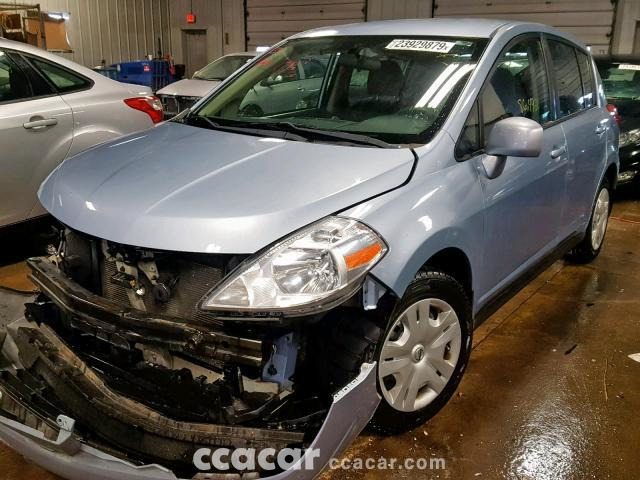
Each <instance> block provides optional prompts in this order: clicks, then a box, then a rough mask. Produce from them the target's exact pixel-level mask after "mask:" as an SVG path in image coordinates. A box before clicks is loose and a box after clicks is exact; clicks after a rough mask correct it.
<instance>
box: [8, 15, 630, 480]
mask: <svg viewBox="0 0 640 480" xmlns="http://www.w3.org/2000/svg"><path fill="white" fill-rule="evenodd" d="M553 62H556V63H557V66H562V68H554V67H553V65H554V63H553ZM556 71H561V72H562V78H563V79H565V80H566V81H565V80H562V81H561V79H556V78H555V72H556ZM567 79H569V80H567ZM617 136H618V132H617V126H616V124H615V122H614V121H613V119H612V118H611V116H610V115H609V112H608V111H607V109H606V105H605V101H604V98H603V96H602V90H601V88H600V79H599V77H598V75H597V72H596V71H595V69H594V67H593V61H592V59H591V57H590V55H589V53H588V50H587V49H586V48H585V47H584V46H583V45H581V44H580V43H578V42H577V41H575V40H573V39H571V38H570V37H568V36H566V35H564V34H562V33H560V32H557V31H556V30H554V29H552V28H548V27H544V26H542V25H535V24H525V23H514V22H504V21H494V20H451V19H449V20H424V21H417V20H416V21H393V22H381V23H367V24H358V25H348V26H344V27H335V28H330V29H329V28H327V29H320V30H315V31H311V32H306V33H302V34H299V35H295V36H294V37H291V38H290V39H287V40H285V41H283V42H282V43H280V44H279V45H277V46H275V47H274V48H273V49H271V50H270V51H269V52H266V53H265V54H263V55H262V56H260V57H258V58H256V59H255V60H254V61H252V62H251V63H249V64H248V65H247V66H245V67H244V68H242V69H241V70H240V71H238V72H237V73H236V74H234V75H233V76H232V77H231V78H229V79H227V80H226V81H225V82H224V83H223V84H222V85H221V86H220V88H218V89H217V90H216V91H215V92H214V93H212V94H211V95H209V96H208V97H206V98H204V99H202V100H201V101H199V102H198V103H197V104H196V105H194V106H193V107H192V108H191V109H190V110H188V111H185V112H182V113H181V114H180V115H178V116H177V117H176V118H174V119H173V120H172V121H170V122H166V123H164V124H161V125H159V126H158V127H156V128H154V129H152V130H150V131H147V132H143V133H139V134H135V135H131V136H128V137H125V138H122V139H119V140H117V141H113V142H110V143H106V144H103V145H101V146H99V147H97V148H94V149H92V150H90V151H87V152H85V153H83V154H81V155H78V156H76V157H74V158H71V159H69V160H67V161H66V162H65V163H64V164H62V165H61V166H60V167H59V168H57V169H56V170H55V171H54V172H53V173H52V174H51V175H50V177H49V178H48V179H47V180H46V181H45V182H44V184H43V185H42V187H41V189H40V192H39V198H40V201H41V202H42V204H43V205H44V207H45V208H46V209H47V210H48V211H49V212H50V213H51V214H52V215H53V216H54V217H55V218H56V219H57V220H58V221H59V222H60V226H59V230H58V237H57V241H56V243H55V244H52V245H51V246H50V252H49V253H50V255H49V256H48V257H41V258H33V259H30V260H29V261H28V264H29V267H30V268H31V272H32V273H31V276H32V279H33V280H34V282H35V283H36V284H37V285H38V287H39V289H40V292H41V293H40V294H39V296H38V297H37V299H36V300H35V301H34V302H31V303H29V304H27V305H26V311H25V315H24V318H20V319H17V320H16V321H14V322H12V323H10V324H9V325H7V326H6V327H3V328H2V329H0V343H1V345H2V349H1V355H0V394H1V401H0V439H2V440H3V441H5V442H6V443H8V444H9V445H10V446H12V447H13V448H15V449H16V450H18V451H19V452H21V453H22V454H24V455H25V456H27V457H28V458H30V459H32V460H33V461H35V462H37V463H39V464H41V465H43V466H44V467H46V468H48V469H49V470H51V471H53V472H55V473H57V474H59V475H61V476H64V477H67V478H72V479H78V480H80V479H82V480H84V479H87V478H91V479H144V478H148V479H176V478H184V479H187V478H189V479H191V478H201V479H204V478H241V477H242V478H267V477H268V478H273V479H284V478H288V479H294V478H295V479H303V478H312V477H314V476H316V475H317V474H318V473H319V472H320V471H322V469H323V468H325V466H326V465H327V463H328V462H329V461H330V460H331V459H332V458H334V457H336V456H339V455H340V454H341V453H342V452H343V451H344V449H345V448H346V447H347V446H348V445H349V444H350V442H351V441H352V440H353V439H354V437H355V436H356V435H358V433H359V432H360V431H361V430H362V429H363V428H364V427H365V426H367V425H369V426H370V428H372V429H374V430H375V431H377V432H381V433H384V434H393V433H399V432H403V431H406V430H408V429H411V428H414V427H416V426H418V425H420V424H421V423H423V422H424V421H426V420H427V419H429V418H430V417H432V416H433V415H435V414H436V413H437V412H438V411H439V410H440V409H441V408H442V407H443V406H444V405H445V404H446V402H447V401H448V399H449V398H450V397H451V395H452V394H453V392H454V391H455V389H456V387H457V386H458V384H459V382H460V380H461V378H462V374H463V372H464V370H465V367H466V365H467V363H468V359H469V354H470V350H471V338H472V332H473V329H474V327H475V326H477V325H478V324H479V323H480V322H481V321H482V319H484V318H486V317H487V315H488V314H490V313H491V312H492V311H494V310H495V309H496V308H497V306H499V305H500V304H501V303H503V302H504V301H505V300H506V299H508V298H509V296H510V295H511V294H513V292H515V291H517V289H518V287H519V286H522V285H523V284H524V282H525V281H526V279H528V278H531V275H532V273H535V272H536V271H538V270H539V269H540V268H543V267H544V266H545V265H548V262H549V261H553V260H554V259H557V258H559V256H561V255H563V254H566V253H568V254H569V256H570V258H572V259H574V260H577V261H589V260H591V259H593V258H595V257H596V256H597V254H598V252H599V251H600V248H601V246H602V242H603V239H604V235H605V231H606V226H607V218H608V215H609V210H610V202H609V198H610V197H609V194H610V191H611V190H612V189H613V188H614V186H615V179H616V175H617V164H618V160H617ZM577 164H579V168H576V165H577ZM203 449H205V450H204V451H206V452H213V451H218V450H219V449H225V451H226V452H228V453H229V454H230V455H231V456H233V453H234V452H239V451H243V452H246V450H245V449H255V450H256V451H260V452H262V451H267V450H268V452H269V455H270V456H272V457H274V456H275V457H277V456H278V454H279V453H280V452H284V451H289V450H291V451H292V450H293V449H298V451H301V452H304V454H303V456H301V457H300V458H299V459H298V461H297V462H295V463H294V464H292V465H291V464H290V465H288V466H287V467H283V466H282V465H273V468H265V467H255V468H251V469H248V470H242V469H237V468H236V469H233V468H230V469H220V468H218V469H216V467H215V466H214V465H213V464H210V463H209V462H204V461H202V460H203V458H202V455H201V452H202V451H203ZM198 452H200V453H198ZM203 465H205V466H208V465H211V468H212V469H211V470H209V469H208V468H206V469H203ZM203 470H206V471H203Z"/></svg>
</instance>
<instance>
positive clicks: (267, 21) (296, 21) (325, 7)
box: [247, 0, 366, 50]
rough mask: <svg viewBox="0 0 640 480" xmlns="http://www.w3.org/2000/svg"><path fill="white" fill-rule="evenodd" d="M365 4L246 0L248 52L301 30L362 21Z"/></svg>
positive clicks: (322, 0) (360, 0)
mask: <svg viewBox="0 0 640 480" xmlns="http://www.w3.org/2000/svg"><path fill="white" fill-rule="evenodd" d="M365 10H366V6H365V0H247V46H248V50H252V49H255V47H256V46H259V45H273V44H274V43H277V42H279V41H280V40H282V39H284V38H287V37H288V36H289V35H292V34H294V33H297V32H301V31H303V30H309V29H311V28H318V27H326V26H331V25H339V24H344V23H354V22H363V21H364V20H365V13H366V12H365Z"/></svg>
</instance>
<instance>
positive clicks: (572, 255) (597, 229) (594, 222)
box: [567, 178, 611, 264]
mask: <svg viewBox="0 0 640 480" xmlns="http://www.w3.org/2000/svg"><path fill="white" fill-rule="evenodd" d="M610 213H611V188H610V186H609V181H608V180H607V179H606V178H605V179H604V180H603V181H602V184H601V185H600V188H599V189H598V195H597V196H596V201H595V202H594V204H593V208H592V210H591V218H590V219H589V225H588V226H587V231H586V233H585V236H584V238H583V239H582V241H581V242H580V243H579V244H578V246H577V247H575V248H574V249H573V250H571V251H570V252H569V253H568V254H567V260H569V261H570V262H572V263H578V264H581V263H589V262H592V261H593V260H595V258H596V257H597V256H598V254H599V253H600V250H601V249H602V245H603V244H604V238H605V235H606V232H607V225H608V220H609V215H610Z"/></svg>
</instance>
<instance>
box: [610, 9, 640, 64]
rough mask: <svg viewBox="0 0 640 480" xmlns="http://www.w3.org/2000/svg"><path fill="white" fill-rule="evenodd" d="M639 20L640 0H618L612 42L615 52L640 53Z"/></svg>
mask: <svg viewBox="0 0 640 480" xmlns="http://www.w3.org/2000/svg"><path fill="white" fill-rule="evenodd" d="M638 22H640V1H639V0H618V12H617V14H616V24H615V30H614V34H613V43H612V51H613V53H616V54H631V53H633V54H636V55H640V45H639V44H640V38H637V37H638V36H639V35H640V34H636V31H637V30H638ZM634 46H635V51H634Z"/></svg>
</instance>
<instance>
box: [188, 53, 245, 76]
mask: <svg viewBox="0 0 640 480" xmlns="http://www.w3.org/2000/svg"><path fill="white" fill-rule="evenodd" d="M251 58H253V57H252V56H251V55H227V56H226V57H222V58H219V59H217V60H215V61H213V62H211V63H210V64H209V65H206V66H205V67H203V68H202V69H200V70H198V71H197V72H196V73H194V74H193V78H195V79H197V80H224V79H225V78H227V77H228V76H229V75H231V74H232V73H233V72H235V71H236V70H237V69H239V68H240V67H241V66H242V65H244V64H245V63H247V61H249V60H250V59H251Z"/></svg>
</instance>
